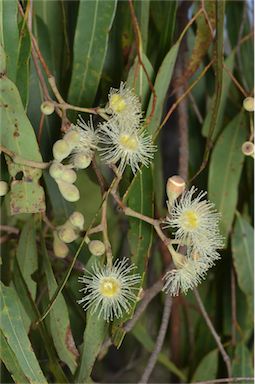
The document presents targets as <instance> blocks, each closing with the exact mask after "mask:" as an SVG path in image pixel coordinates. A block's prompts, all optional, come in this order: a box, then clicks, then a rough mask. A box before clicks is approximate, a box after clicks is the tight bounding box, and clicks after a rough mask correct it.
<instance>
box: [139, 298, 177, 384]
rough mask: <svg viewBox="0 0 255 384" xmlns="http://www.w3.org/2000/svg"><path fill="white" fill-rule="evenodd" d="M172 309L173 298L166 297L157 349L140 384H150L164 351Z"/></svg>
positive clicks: (156, 344)
mask: <svg viewBox="0 0 255 384" xmlns="http://www.w3.org/2000/svg"><path fill="white" fill-rule="evenodd" d="M171 308H172V297H171V296H170V295H168V296H166V299H165V304H164V310H163V315H162V320H161V324H160V328H159V333H158V337H157V340H156V343H155V348H154V350H153V352H152V354H151V356H150V358H149V361H148V364H147V366H146V368H145V370H144V372H143V374H142V377H141V379H140V380H139V384H146V383H148V380H149V378H150V375H151V373H152V371H153V369H154V367H155V365H156V362H157V359H158V355H159V353H160V351H161V349H162V346H163V343H164V340H165V336H166V331H167V328H168V323H169V318H170V313H171Z"/></svg>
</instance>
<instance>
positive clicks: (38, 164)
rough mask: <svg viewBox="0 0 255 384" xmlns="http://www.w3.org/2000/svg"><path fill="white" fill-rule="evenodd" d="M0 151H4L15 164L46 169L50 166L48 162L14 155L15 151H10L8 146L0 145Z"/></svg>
mask: <svg viewBox="0 0 255 384" xmlns="http://www.w3.org/2000/svg"><path fill="white" fill-rule="evenodd" d="M0 152H4V153H5V154H6V155H7V156H9V157H10V158H11V159H12V161H13V162H14V163H16V164H20V165H27V166H28V167H31V168H39V169H46V168H48V167H49V166H50V162H49V163H44V162H40V161H32V160H27V159H24V158H23V157H21V156H19V155H16V153H14V152H12V151H10V150H9V149H8V148H6V147H4V146H3V145H0Z"/></svg>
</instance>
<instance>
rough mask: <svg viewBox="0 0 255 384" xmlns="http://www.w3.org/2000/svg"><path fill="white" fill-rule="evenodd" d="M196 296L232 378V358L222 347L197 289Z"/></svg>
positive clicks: (195, 290)
mask: <svg viewBox="0 0 255 384" xmlns="http://www.w3.org/2000/svg"><path fill="white" fill-rule="evenodd" d="M194 295H195V297H196V300H197V304H198V306H199V309H200V311H201V313H202V315H203V317H204V319H205V322H206V324H207V325H208V328H209V329H210V331H211V334H212V336H213V338H214V340H215V341H216V344H217V346H218V348H219V351H220V353H221V355H222V358H223V360H224V361H225V364H226V367H227V372H228V377H229V378H231V375H232V373H231V372H232V368H231V361H230V358H229V356H228V354H227V352H226V351H225V349H224V347H223V345H222V342H221V339H220V336H219V335H218V333H217V332H216V330H215V328H214V326H213V323H212V322H211V320H210V318H209V316H208V313H207V312H206V309H205V307H204V304H203V302H202V300H201V298H200V295H199V293H198V290H197V289H196V288H194Z"/></svg>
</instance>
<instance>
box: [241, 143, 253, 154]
mask: <svg viewBox="0 0 255 384" xmlns="http://www.w3.org/2000/svg"><path fill="white" fill-rule="evenodd" d="M242 152H243V154H244V155H245V156H254V143H252V142H251V141H245V142H244V143H243V145H242Z"/></svg>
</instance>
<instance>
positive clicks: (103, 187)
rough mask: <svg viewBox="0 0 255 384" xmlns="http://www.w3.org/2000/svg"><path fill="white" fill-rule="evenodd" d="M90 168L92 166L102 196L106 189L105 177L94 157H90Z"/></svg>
mask: <svg viewBox="0 0 255 384" xmlns="http://www.w3.org/2000/svg"><path fill="white" fill-rule="evenodd" d="M91 163H92V168H93V171H94V172H95V175H96V177H97V181H98V184H99V186H100V190H101V195H102V196H103V195H104V193H105V191H106V182H105V179H104V177H103V175H102V173H101V171H100V169H99V168H98V166H97V163H96V159H95V157H93V159H92V162H91Z"/></svg>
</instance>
